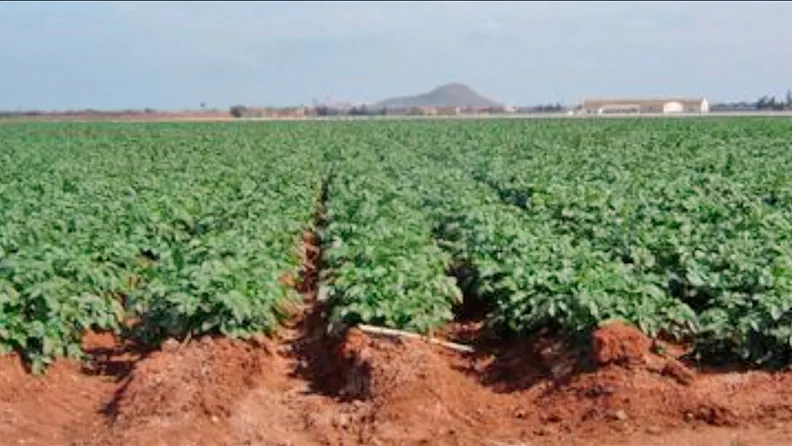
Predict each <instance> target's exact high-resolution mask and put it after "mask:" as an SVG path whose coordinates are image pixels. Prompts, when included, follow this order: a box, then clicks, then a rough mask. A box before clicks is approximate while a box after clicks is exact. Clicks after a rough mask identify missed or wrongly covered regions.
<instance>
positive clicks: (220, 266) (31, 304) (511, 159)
mask: <svg viewBox="0 0 792 446" xmlns="http://www.w3.org/2000/svg"><path fill="white" fill-rule="evenodd" d="M790 130H791V129H790V127H789V124H788V123H786V122H783V121H773V120H726V121H717V120H708V121H694V120H674V121H671V120H669V121H662V120H647V121H633V120H622V121H616V120H608V121H605V122H603V121H582V120H575V121H524V122H520V121H503V122H499V121H485V122H481V121H469V122H458V121H449V122H446V121H443V122H398V123H396V122H376V123H370V122H355V123H344V122H338V123H277V124H267V125H266V126H260V125H256V124H252V125H246V124H240V123H233V124H132V125H129V124H58V125H54V124H53V125H48V124H36V125H30V124H21V125H10V126H6V127H4V128H2V129H0V134H1V135H2V137H3V138H2V140H3V144H4V150H3V152H2V153H0V167H2V170H3V172H4V176H3V177H2V178H0V349H5V350H11V349H13V350H17V351H20V352H21V353H23V354H24V355H25V356H26V358H27V359H28V360H30V361H32V362H33V365H34V367H35V368H37V369H40V368H41V367H42V366H44V365H46V364H47V363H48V362H50V361H51V360H52V358H54V357H56V356H59V355H63V354H71V355H79V354H80V344H79V341H80V337H81V336H82V334H83V332H84V331H85V330H87V329H106V330H111V331H114V332H116V333H119V334H122V335H124V336H131V337H134V338H135V339H138V340H140V341H143V342H147V343H153V344H156V343H158V342H160V341H161V340H162V339H164V338H166V337H177V338H184V337H187V336H195V335H200V334H203V333H222V334H226V335H229V336H237V337H246V336H249V335H251V334H253V333H259V332H264V333H268V332H271V331H272V330H274V329H275V328H276V327H277V325H278V323H279V322H280V321H281V320H282V319H283V318H284V317H286V314H285V309H284V307H285V304H287V303H288V301H289V300H291V299H294V298H296V292H295V291H294V289H293V287H292V286H291V285H290V284H289V283H290V282H291V281H290V280H284V278H287V277H289V276H291V277H295V276H296V275H298V274H299V273H300V267H301V263H302V261H303V259H302V258H301V255H300V252H299V250H298V249H296V248H297V247H298V245H299V243H300V240H301V236H302V233H303V231H305V230H306V229H319V230H320V234H319V235H320V237H321V240H322V243H323V245H324V250H323V251H324V253H325V257H326V258H325V259H324V262H323V264H324V265H325V270H324V271H322V285H321V286H322V289H323V292H322V293H320V294H321V296H323V297H324V298H326V299H327V304H328V305H329V310H330V314H329V316H330V324H331V325H332V326H333V327H334V328H338V329H343V328H344V327H347V326H349V325H351V324H356V323H370V324H376V325H383V326H389V327H396V328H404V329H408V330H414V331H419V332H427V331H431V330H432V329H433V328H436V327H440V326H442V325H443V324H445V323H447V322H448V321H450V320H451V319H452V318H453V316H454V314H453V310H454V307H455V306H456V305H458V304H459V303H460V301H461V299H462V295H463V294H465V295H467V296H473V295H475V296H477V297H478V298H479V300H480V302H481V305H482V306H483V307H484V308H485V309H486V310H487V311H488V314H487V321H488V323H490V324H493V325H494V326H495V327H497V328H498V329H499V330H501V331H504V332H511V333H513V334H516V335H525V334H529V333H531V332H533V331H535V330H537V329H539V328H542V327H553V328H556V329H558V330H560V331H562V332H565V333H568V334H580V333H582V334H585V333H587V332H588V331H589V330H590V329H591V328H593V327H595V326H596V325H597V324H599V323H601V322H603V321H606V320H609V319H612V318H620V319H625V320H627V321H630V322H632V323H634V324H636V325H637V326H639V327H640V328H641V329H642V330H644V331H645V332H647V333H648V334H650V335H652V336H658V335H663V336H673V337H676V338H679V339H683V340H687V341H692V342H694V344H695V346H696V348H697V350H698V351H699V352H700V353H702V354H704V355H705V356H706V357H708V358H710V359H716V358H722V357H728V358H734V357H738V358H740V359H742V360H746V361H751V362H758V363H762V362H768V361H776V362H782V363H786V362H789V360H790V353H792V245H791V244H790V237H792V235H791V234H792V232H791V231H790V230H792V210H790V209H792V208H790V205H792V170H791V169H790V167H792V156H790V155H789V153H788V151H787V150H786V148H787V147H788V146H789V143H790V137H789V135H790V134H792V133H790ZM320 192H323V193H322V194H321V195H324V196H323V197H321V198H323V199H324V203H323V204H324V210H325V215H324V218H323V225H322V227H321V228H314V227H312V224H313V223H312V221H313V219H314V214H315V210H316V206H317V200H319V199H320ZM324 192H326V194H324Z"/></svg>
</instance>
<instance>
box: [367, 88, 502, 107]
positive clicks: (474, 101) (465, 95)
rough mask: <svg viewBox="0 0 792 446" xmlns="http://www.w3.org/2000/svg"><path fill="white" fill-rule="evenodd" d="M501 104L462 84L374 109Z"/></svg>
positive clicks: (492, 105) (400, 99) (495, 105)
mask: <svg viewBox="0 0 792 446" xmlns="http://www.w3.org/2000/svg"><path fill="white" fill-rule="evenodd" d="M500 105H501V104H499V103H497V102H495V101H493V100H491V99H487V98H485V97H484V96H481V95H480V94H478V93H476V92H475V91H473V89H471V88H470V87H468V86H467V85H464V84H460V83H451V84H446V85H443V86H440V87H437V88H435V89H434V90H432V91H429V92H428V93H423V94H419V95H415V96H402V97H396V98H390V99H385V100H384V101H380V102H377V103H376V104H374V105H373V107H374V108H410V107H474V108H487V107H498V106H500Z"/></svg>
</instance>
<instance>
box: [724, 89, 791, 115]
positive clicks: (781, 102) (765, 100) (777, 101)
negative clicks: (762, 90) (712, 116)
mask: <svg viewBox="0 0 792 446" xmlns="http://www.w3.org/2000/svg"><path fill="white" fill-rule="evenodd" d="M710 110H713V111H748V110H759V111H784V110H792V90H787V92H786V95H785V97H784V98H777V97H776V96H771V95H765V96H762V97H761V98H759V99H757V100H756V101H754V102H746V101H740V102H728V103H721V104H713V105H712V106H711V107H710Z"/></svg>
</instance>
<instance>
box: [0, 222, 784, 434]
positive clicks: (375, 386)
mask: <svg viewBox="0 0 792 446" xmlns="http://www.w3.org/2000/svg"><path fill="white" fill-rule="evenodd" d="M304 244H305V245H306V248H308V247H310V246H313V245H315V244H316V243H315V240H314V238H313V237H312V236H311V235H310V234H306V237H305V239H304ZM304 256H305V263H306V265H307V266H308V268H307V271H306V274H304V275H303V277H302V278H301V279H300V280H299V282H300V284H299V289H301V290H302V291H303V292H304V293H305V298H306V303H305V305H304V306H302V307H300V308H296V309H295V310H294V318H293V321H292V325H291V326H289V327H285V329H284V330H283V331H282V332H281V334H280V336H279V337H278V338H277V339H264V338H262V339H255V340H253V341H251V342H242V341H234V340H230V339H214V338H210V337H204V338H201V339H197V340H192V341H191V342H189V343H186V344H180V343H178V342H176V341H173V340H170V341H166V342H165V343H164V344H163V348H162V349H161V350H158V351H155V352H143V351H139V350H138V349H136V348H135V347H134V346H133V345H120V344H119V342H118V340H117V339H115V338H114V337H112V336H108V335H101V334H89V335H87V336H86V338H85V340H84V347H85V350H86V351H87V352H88V353H89V354H90V355H91V357H92V360H91V361H89V362H88V363H85V364H79V363H77V362H75V361H71V360H65V359H64V360H59V361H57V362H56V363H55V364H54V365H53V366H52V367H51V368H50V369H49V370H48V372H47V374H46V375H45V376H41V377H36V376H32V375H30V374H29V373H28V372H27V371H26V370H25V369H24V368H23V366H22V364H21V362H20V360H19V358H17V357H16V356H13V355H8V356H5V357H0V419H1V420H2V423H0V444H2V445H22V444H24V445H42V446H53V445H87V446H100V445H102V446H103V445H128V446H150V445H168V446H179V445H185V446H187V445H207V446H209V445H211V446H222V445H228V446H232V445H234V446H236V445H262V446H263V445H271V446H287V445H289V446H320V445H322V446H328V445H329V446H341V445H345V446H349V445H361V446H362V445H381V446H385V445H394V446H395V445H440V446H443V445H449V446H450V445H471V446H472V445H492V446H500V445H502V446H506V445H512V446H517V445H540V444H541V445H551V446H554V445H559V446H560V445H565V446H566V445H573V446H574V445H577V446H593V445H629V446H638V445H641V446H645V445H694V444H695V445H700V446H715V445H718V446H727V445H728V446H737V445H754V446H770V445H773V446H776V445H780V444H792V373H789V372H783V373H775V374H773V373H769V372H763V371H737V372H734V371H732V372H728V373H726V372H723V373H711V372H704V371H696V370H694V369H692V368H690V367H689V365H687V364H683V363H681V362H679V361H677V360H676V359H674V358H673V357H662V356H658V355H656V354H654V353H653V351H666V352H669V351H678V350H679V346H673V345H662V346H661V347H663V348H661V349H653V348H652V346H653V345H652V342H651V341H650V340H648V339H646V338H645V337H644V336H643V335H642V334H641V333H640V332H639V331H637V330H636V329H634V328H631V327H628V326H625V325H622V324H618V323H617V324H612V325H609V326H606V327H603V328H601V329H599V330H597V331H596V332H595V333H594V334H593V336H592V345H591V346H590V348H588V349H584V350H585V351H584V350H575V349H573V348H571V347H570V346H567V345H566V344H565V343H563V342H559V341H557V340H555V339H553V338H552V337H551V336H549V335H547V334H541V333H540V334H537V335H536V336H535V337H533V338H530V339H526V340H523V341H522V342H519V343H516V344H510V343H507V342H498V341H497V340H496V339H495V338H494V337H493V335H492V334H490V333H487V332H486V330H484V329H482V327H481V324H479V323H475V322H465V323H459V324H453V325H452V326H450V327H448V328H447V329H446V330H441V333H443V335H442V336H443V337H446V338H450V339H455V340H457V341H458V342H470V343H472V342H473V340H475V341H476V343H475V346H476V349H477V352H476V353H474V354H467V355H463V354H461V353H458V352H456V351H452V350H449V349H446V348H445V347H440V346H434V345H430V344H428V343H424V342H422V341H416V340H394V339H391V338H380V337H376V338H375V337H371V336H368V335H366V334H365V333H363V332H361V331H359V330H357V329H351V330H349V331H348V332H347V333H346V334H345V336H344V337H343V339H340V340H333V339H331V338H329V337H327V336H326V335H325V326H324V323H323V311H322V310H323V309H322V306H321V304H320V303H319V302H317V301H316V288H317V287H316V281H317V280H318V276H317V274H316V272H317V271H318V270H319V269H320V268H321V265H320V262H321V256H320V255H319V252H318V250H317V249H305V250H304ZM288 280H290V281H294V279H293V278H289V279H288Z"/></svg>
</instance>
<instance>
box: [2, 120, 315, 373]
mask: <svg viewBox="0 0 792 446" xmlns="http://www.w3.org/2000/svg"><path fill="white" fill-rule="evenodd" d="M53 127H55V128H54V129H53ZM80 129H81V125H79V124H77V125H63V126H60V125H59V126H55V125H53V126H52V127H50V126H48V125H47V124H40V125H23V126H18V127H9V128H5V129H3V143H4V149H5V150H4V153H3V155H2V156H3V159H2V167H3V169H2V170H3V172H4V176H3V177H2V178H0V235H1V236H2V237H1V238H0V349H3V350H11V349H13V350H17V351H19V352H21V353H22V354H23V355H24V356H25V357H26V359H27V360H28V361H30V362H31V363H32V365H33V368H34V369H35V370H40V369H41V368H42V367H43V366H45V365H46V364H47V363H49V362H50V361H51V360H52V359H53V358H54V357H56V356H60V355H64V354H68V355H79V354H80V353H81V351H80V339H81V337H82V334H83V333H84V331H85V330H86V329H91V328H92V329H104V330H111V331H114V332H116V333H123V334H125V335H129V336H133V337H135V338H136V339H138V340H140V341H144V342H147V343H157V342H159V341H161V340H162V339H163V338H165V337H170V336H174V337H177V338H183V337H185V336H190V335H199V334H202V333H217V332H219V333H223V334H227V335H232V336H247V335H250V334H252V333H256V332H269V331H271V330H272V329H274V328H275V327H276V326H277V323H278V322H279V321H280V320H281V319H282V318H283V316H284V314H283V311H282V304H283V303H285V301H286V300H288V299H290V298H294V296H295V293H294V292H293V290H292V289H291V288H290V287H289V286H287V285H286V282H288V281H285V280H282V279H283V276H284V275H286V274H291V275H297V274H299V268H300V266H301V263H302V261H301V257H300V254H299V252H298V250H297V249H296V248H297V246H298V241H299V240H300V236H301V234H302V231H303V230H304V229H305V228H306V227H307V226H308V225H309V224H310V222H311V219H312V215H313V211H314V208H315V201H316V196H317V187H318V184H317V182H316V178H317V177H318V176H319V175H318V173H317V168H318V163H317V162H312V159H316V158H317V157H316V156H312V151H314V150H315V147H314V146H304V145H294V144H293V142H294V139H293V136H294V135H293V134H291V133H290V132H288V131H284V132H282V133H281V134H275V135H266V134H261V133H260V132H256V131H249V130H246V129H243V128H232V127H221V126H211V125H207V126H205V127H201V126H187V125H150V126H149V125H118V126H114V125H104V126H103V125H95V124H92V125H90V127H89V129H90V130H91V131H90V132H86V133H85V134H80V135H79V136H77V137H72V138H69V137H67V135H69V134H70V132H71V131H79V130H80ZM83 129H84V128H83ZM53 130H54V133H53V136H49V135H48V136H46V137H42V135H44V134H46V132H47V131H53Z"/></svg>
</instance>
